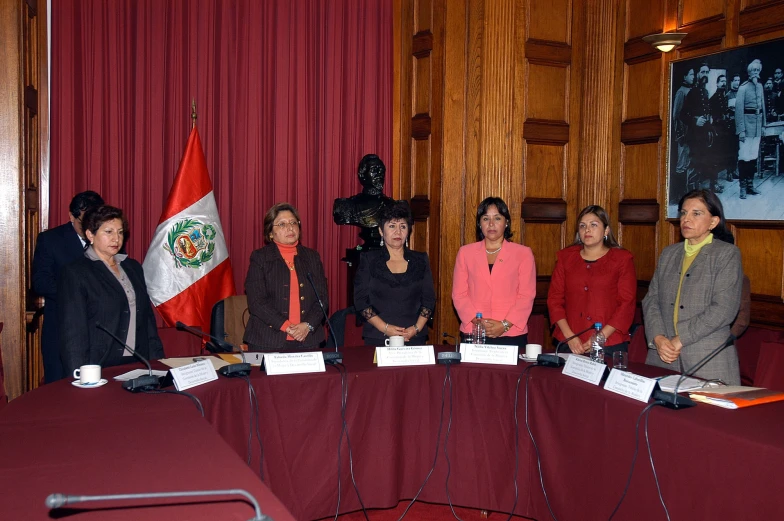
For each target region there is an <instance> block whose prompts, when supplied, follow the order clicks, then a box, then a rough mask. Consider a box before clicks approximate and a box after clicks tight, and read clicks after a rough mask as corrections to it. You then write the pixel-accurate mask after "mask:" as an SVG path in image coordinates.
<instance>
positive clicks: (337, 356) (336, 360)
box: [306, 272, 343, 364]
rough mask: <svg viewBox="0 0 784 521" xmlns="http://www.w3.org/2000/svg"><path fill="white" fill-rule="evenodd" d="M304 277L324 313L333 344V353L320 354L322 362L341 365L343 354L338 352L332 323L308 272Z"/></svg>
mask: <svg viewBox="0 0 784 521" xmlns="http://www.w3.org/2000/svg"><path fill="white" fill-rule="evenodd" d="M306 275H307V277H308V282H310V287H311V288H313V293H315V294H316V300H318V303H319V306H320V307H321V312H322V313H324V319H325V320H326V321H327V327H328V328H329V332H330V333H331V334H332V341H333V342H335V352H334V353H328V352H326V351H324V352H323V353H322V354H323V356H324V361H325V362H327V363H328V364H342V363H343V353H341V352H340V351H338V339H337V337H336V336H335V330H334V329H333V328H332V323H331V322H330V321H329V316H328V315H327V310H326V308H325V307H324V303H323V302H322V301H321V297H320V296H319V293H318V290H317V289H316V285H315V284H314V283H313V277H311V276H310V272H308V273H307V274H306Z"/></svg>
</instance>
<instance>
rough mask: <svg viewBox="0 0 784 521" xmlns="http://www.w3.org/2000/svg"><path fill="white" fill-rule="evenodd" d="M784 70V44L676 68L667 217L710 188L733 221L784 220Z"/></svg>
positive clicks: (717, 55) (673, 69)
mask: <svg viewBox="0 0 784 521" xmlns="http://www.w3.org/2000/svg"><path fill="white" fill-rule="evenodd" d="M755 60H756V63H755V65H754V66H753V67H752V63H753V62H755ZM756 71H759V72H758V80H757V82H756V83H755V82H754V81H753V76H754V75H755V72H756ZM782 71H784V38H782V39H778V40H772V41H768V42H764V43H759V44H753V45H746V46H743V47H736V48H733V49H729V50H726V51H721V52H717V53H712V54H708V55H704V56H698V57H690V58H686V59H682V60H676V61H673V62H671V63H670V71H669V72H670V92H669V97H668V101H669V119H668V121H667V124H668V133H667V139H668V141H667V212H666V215H667V218H671V219H675V218H678V202H679V200H680V198H681V197H682V196H683V195H684V194H686V193H687V192H688V191H690V190H693V189H701V188H706V189H709V190H712V191H714V192H715V193H716V195H717V196H718V197H719V199H720V200H721V202H722V205H723V207H724V215H725V217H726V218H727V219H731V220H743V221H784V204H781V201H784V92H783V91H784V72H782ZM750 74H751V77H752V79H751V80H750ZM738 96H740V97H741V99H742V105H741V104H740V102H739V101H738V100H739V97H738ZM739 116H741V117H740V118H739ZM739 119H740V123H739V122H738V120H739ZM741 137H742V138H743V139H741Z"/></svg>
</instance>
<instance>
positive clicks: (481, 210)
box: [476, 196, 512, 241]
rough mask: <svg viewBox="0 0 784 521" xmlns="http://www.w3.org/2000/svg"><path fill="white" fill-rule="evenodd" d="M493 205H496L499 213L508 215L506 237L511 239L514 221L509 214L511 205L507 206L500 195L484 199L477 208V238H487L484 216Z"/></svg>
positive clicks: (479, 239)
mask: <svg viewBox="0 0 784 521" xmlns="http://www.w3.org/2000/svg"><path fill="white" fill-rule="evenodd" d="M491 206H495V207H496V209H497V210H498V213H500V214H501V215H503V216H504V217H506V228H504V239H511V238H512V228H511V225H510V222H511V221H512V217H511V216H510V215H509V207H508V206H506V203H505V202H504V200H503V199H501V198H500V197H493V196H491V197H487V198H485V200H484V201H482V202H481V203H479V207H478V208H477V209H476V240H477V241H481V240H483V239H484V238H485V234H484V233H482V224H481V221H482V216H483V215H485V214H486V213H487V210H488V208H490V207H491Z"/></svg>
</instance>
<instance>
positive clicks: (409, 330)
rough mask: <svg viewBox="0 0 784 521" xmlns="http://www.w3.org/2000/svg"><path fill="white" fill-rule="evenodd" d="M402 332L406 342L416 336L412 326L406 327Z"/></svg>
mask: <svg viewBox="0 0 784 521" xmlns="http://www.w3.org/2000/svg"><path fill="white" fill-rule="evenodd" d="M403 331H404V332H403V338H404V339H405V341H406V342H408V341H409V340H411V339H412V338H413V337H414V335H416V334H417V330H416V329H415V328H414V326H408V327H407V328H405V329H404V330H403Z"/></svg>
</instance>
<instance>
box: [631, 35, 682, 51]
mask: <svg viewBox="0 0 784 521" xmlns="http://www.w3.org/2000/svg"><path fill="white" fill-rule="evenodd" d="M687 34H689V33H660V34H651V35H648V36H643V37H642V39H643V41H646V42H648V43H649V44H651V45H652V46H653V47H655V48H656V49H658V50H660V51H661V52H670V51H671V50H673V49H675V48H676V47H677V46H679V45H680V44H681V42H682V41H683V39H684V38H685V37H686V35H687Z"/></svg>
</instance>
